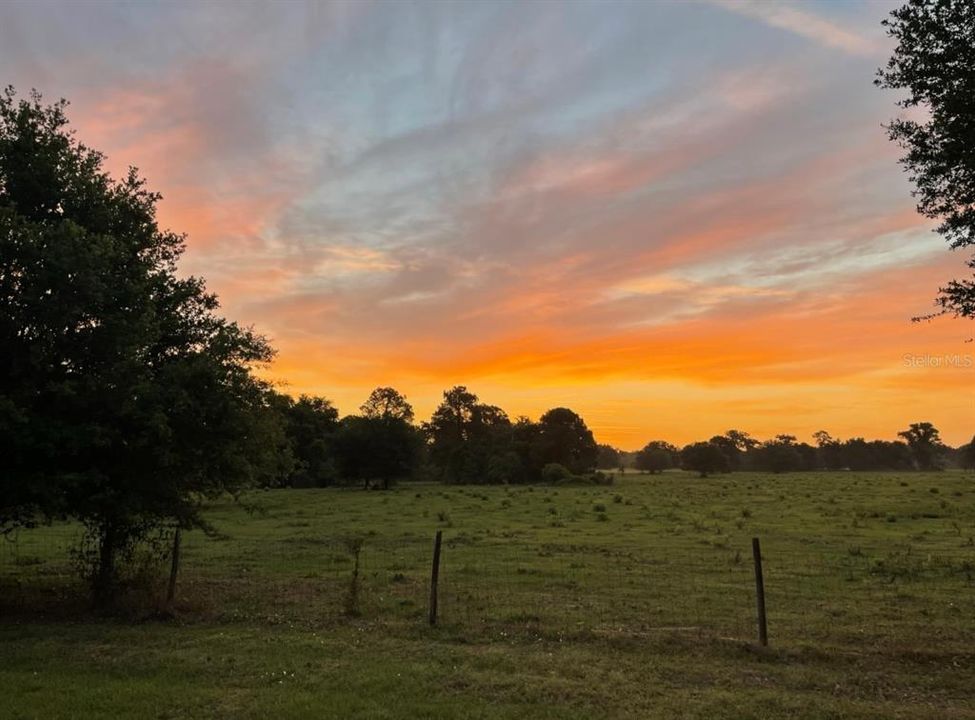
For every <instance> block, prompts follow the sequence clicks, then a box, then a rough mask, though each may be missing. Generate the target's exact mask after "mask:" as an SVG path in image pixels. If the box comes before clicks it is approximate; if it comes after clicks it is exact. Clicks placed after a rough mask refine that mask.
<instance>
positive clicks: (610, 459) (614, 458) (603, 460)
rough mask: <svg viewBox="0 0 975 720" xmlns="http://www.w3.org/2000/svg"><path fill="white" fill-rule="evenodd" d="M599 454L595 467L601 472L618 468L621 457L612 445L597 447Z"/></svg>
mask: <svg viewBox="0 0 975 720" xmlns="http://www.w3.org/2000/svg"><path fill="white" fill-rule="evenodd" d="M597 448H598V450H599V454H598V455H597V456H596V467H597V468H600V469H601V470H616V469H618V468H619V466H620V463H621V460H622V455H621V454H620V451H619V450H617V449H616V448H614V447H613V446H612V445H598V446H597Z"/></svg>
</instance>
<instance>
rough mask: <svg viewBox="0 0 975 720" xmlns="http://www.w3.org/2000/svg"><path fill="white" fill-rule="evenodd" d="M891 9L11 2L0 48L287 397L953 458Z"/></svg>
mask: <svg viewBox="0 0 975 720" xmlns="http://www.w3.org/2000/svg"><path fill="white" fill-rule="evenodd" d="M893 6H894V4H892V3H891V4H886V3H871V4H863V5H854V4H852V3H851V4H840V3H828V2H822V3H803V4H802V5H798V4H795V5H792V4H781V5H776V6H774V7H773V6H772V5H764V4H759V3H753V4H750V3H741V4H731V3H726V2H719V1H715V2H698V3H683V4H679V5H678V4H673V5H665V4H656V3H633V4H627V5H615V6H613V7H612V11H611V12H610V11H609V10H608V6H607V5H606V4H605V3H596V2H594V3H560V4H556V3H531V4H528V3H523V4H518V5H516V4H488V3H477V4H475V3H467V4H457V5H437V6H434V5H427V4H407V3H385V4H371V3H365V2H361V3H349V4H345V5H339V4H336V5H330V6H327V7H322V6H318V5H307V6H305V5H302V4H299V3H287V4H285V3H280V4H277V5H274V6H257V5H254V6H251V5H246V4H243V3H240V4H229V3H227V4H212V5H206V6H204V5H201V6H192V5H189V4H185V5H184V4H181V5H175V4H173V5H169V6H165V5H159V6H155V7H147V6H141V5H140V6H136V5H132V6H127V7H126V6H109V5H107V4H105V5H103V4H81V3H78V4H72V5H68V6H63V7H62V6H59V7H58V8H57V10H56V11H55V10H54V8H52V7H50V6H48V5H46V4H44V3H32V4H27V3H21V4H12V5H8V6H6V7H5V9H4V22H3V23H2V24H0V66H2V67H4V69H5V70H6V73H5V77H4V81H5V82H10V83H12V84H14V85H15V86H16V87H18V88H20V89H26V88H29V87H36V88H37V89H38V90H40V91H41V92H43V93H44V94H45V96H46V97H47V98H48V99H53V98H55V97H59V96H64V97H67V98H69V99H70V100H72V102H73V105H72V107H71V110H70V116H71V118H72V123H73V125H74V126H75V127H76V128H77V130H78V134H79V137H80V138H81V139H82V140H83V141H84V142H86V143H89V144H91V145H92V146H93V147H96V148H99V149H103V150H105V151H106V152H107V153H108V156H109V166H110V167H111V168H112V169H113V171H116V172H120V171H122V170H123V169H124V165H125V164H127V163H133V164H136V165H138V166H139V167H140V168H141V170H142V171H143V172H144V174H145V175H146V176H147V177H148V180H149V183H150V186H151V187H152V188H153V189H158V190H160V191H161V192H162V193H163V194H164V197H165V200H164V201H163V203H162V204H161V213H162V221H163V225H165V226H169V227H171V228H173V229H175V230H178V231H185V232H187V233H188V234H189V239H188V245H189V251H188V253H187V256H186V259H185V262H184V264H183V268H184V270H185V271H187V272H193V273H197V274H202V275H204V276H205V277H206V278H207V279H208V281H209V284H210V286H211V288H212V289H213V290H215V291H216V292H217V293H218V294H219V295H220V297H221V299H222V301H223V303H224V306H225V308H226V313H227V314H228V315H229V316H231V317H234V318H236V319H239V320H240V321H241V322H243V323H253V324H254V325H255V326H256V328H257V329H258V330H260V331H262V332H265V333H267V334H268V335H269V336H270V337H271V339H272V342H273V344H274V345H275V347H276V348H277V349H278V350H279V355H278V359H277V361H276V362H275V364H274V366H273V367H272V368H271V370H270V372H271V374H272V375H273V376H274V377H277V378H281V379H283V380H287V381H288V382H289V383H290V385H289V386H288V390H289V391H291V392H294V393H298V392H309V393H316V394H321V395H325V396H327V397H330V398H332V399H334V400H335V401H336V404H337V405H338V406H339V407H340V408H341V409H342V410H343V411H344V412H352V411H353V410H354V409H355V408H356V407H358V405H359V404H360V403H361V402H362V401H363V400H364V399H365V397H366V396H367V395H368V392H369V390H370V389H372V388H373V387H375V386H377V385H393V386H395V387H397V388H398V389H400V390H402V391H403V392H405V393H406V394H407V395H408V396H409V398H410V400H411V401H412V402H413V403H414V405H415V406H416V409H417V414H418V416H419V417H421V418H425V417H427V416H428V415H429V413H430V411H431V410H432V409H433V408H434V407H435V405H436V404H437V403H438V402H439V400H440V393H441V391H442V390H443V389H445V388H447V387H450V386H452V385H454V384H458V383H463V384H466V385H468V386H470V387H471V388H472V389H473V390H475V391H476V392H477V393H478V395H480V396H481V398H482V399H483V400H485V401H486V402H489V403H492V404H497V405H500V406H502V407H504V408H505V409H507V410H508V411H509V412H511V413H512V415H515V414H519V413H524V414H528V415H532V416H537V415H538V414H540V412H541V411H543V410H545V409H547V408H549V407H553V406H557V405H571V407H572V408H573V409H575V410H577V411H578V412H579V413H580V414H582V415H583V416H584V417H585V418H586V420H587V422H588V423H589V425H590V426H591V427H592V428H593V429H594V431H595V432H596V435H597V437H598V438H599V439H600V440H601V441H603V442H610V443H614V444H617V445H621V446H623V447H628V448H629V447H638V446H640V445H642V443H643V442H644V441H645V440H647V439H649V438H652V437H667V438H668V439H670V440H672V441H675V442H678V443H683V442H685V441H689V440H692V439H699V438H701V437H708V436H710V435H712V434H715V433H718V432H723V431H724V430H727V429H728V428H729V427H741V428H742V429H745V430H748V431H750V432H752V433H753V434H754V435H757V436H760V437H765V436H769V435H772V434H775V433H779V432H790V433H793V434H796V435H800V436H802V438H803V439H806V440H808V439H809V435H810V434H811V433H812V432H813V431H815V430H819V429H821V428H826V429H828V430H829V431H830V432H832V433H833V434H834V435H838V436H842V437H846V436H849V435H865V436H867V437H884V438H893V437H894V435H895V433H896V432H897V431H898V430H900V429H902V428H903V427H905V426H907V424H909V423H910V422H914V421H918V420H931V421H933V422H934V423H935V424H937V425H938V427H939V428H940V429H941V431H942V436H943V437H944V439H945V441H946V442H948V443H951V444H955V445H957V444H960V443H962V442H967V441H968V440H969V439H970V437H971V433H972V420H973V417H975V396H973V387H975V385H973V379H975V364H973V363H972V360H971V359H972V357H973V356H975V347H973V346H972V345H966V344H964V343H963V340H964V339H965V338H966V337H969V336H970V335H971V334H972V331H971V324H970V323H966V322H962V321H959V322H951V321H948V320H944V321H939V322H935V323H931V324H921V325H915V324H911V323H910V322H909V318H910V317H911V316H912V315H917V314H923V313H925V312H927V311H928V310H929V309H930V308H931V298H932V297H933V295H934V292H935V289H936V287H937V286H938V285H939V284H940V283H943V282H944V281H945V280H947V279H948V278H950V277H953V276H954V275H955V274H956V273H957V271H958V268H959V267H960V265H961V261H962V259H963V258H962V257H961V256H959V255H957V254H954V255H953V254H949V253H947V252H945V246H944V242H943V240H942V239H941V238H939V237H938V236H937V235H935V234H933V233H931V232H930V229H931V226H932V223H930V222H929V221H926V220H925V219H924V218H922V217H920V216H919V215H918V214H917V213H916V212H915V210H914V202H913V200H912V198H911V196H910V190H911V188H910V185H909V183H908V182H907V178H906V177H905V176H904V175H903V173H902V172H901V170H900V168H899V167H898V165H897V158H898V156H899V154H900V151H899V150H898V149H897V147H896V146H894V145H893V144H892V143H890V142H889V141H888V139H887V137H886V134H885V133H884V130H883V128H882V127H881V123H883V122H885V121H887V120H888V119H889V118H890V117H892V116H893V114H894V107H893V103H894V100H895V99H896V95H895V94H893V93H890V92H884V91H880V90H878V89H876V88H874V87H873V86H872V85H871V80H872V78H873V75H874V71H875V69H876V68H877V67H879V66H880V65H882V64H883V63H884V62H885V60H886V58H887V57H889V55H890V51H891V47H892V43H891V42H890V41H888V40H887V39H886V38H885V37H884V36H883V29H882V28H881V27H880V21H881V20H882V19H883V17H885V16H886V15H887V12H888V11H889V9H890V8H891V7H893ZM41 49H43V51H41ZM715 68H720V70H718V71H715Z"/></svg>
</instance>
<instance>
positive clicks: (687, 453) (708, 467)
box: [680, 442, 729, 477]
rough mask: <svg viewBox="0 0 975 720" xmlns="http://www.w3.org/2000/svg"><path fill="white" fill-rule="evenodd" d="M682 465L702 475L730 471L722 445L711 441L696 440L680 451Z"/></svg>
mask: <svg viewBox="0 0 975 720" xmlns="http://www.w3.org/2000/svg"><path fill="white" fill-rule="evenodd" d="M680 461H681V466H682V467H683V468H684V469H685V470H693V471H694V472H696V473H697V474H698V475H700V476H701V477H707V476H708V475H711V474H712V473H716V472H727V471H728V469H729V468H728V457H727V455H725V454H724V452H723V451H722V449H721V447H719V446H718V445H715V444H713V443H710V442H696V443H692V444H690V445H688V446H686V447H685V448H684V449H683V450H681V451H680Z"/></svg>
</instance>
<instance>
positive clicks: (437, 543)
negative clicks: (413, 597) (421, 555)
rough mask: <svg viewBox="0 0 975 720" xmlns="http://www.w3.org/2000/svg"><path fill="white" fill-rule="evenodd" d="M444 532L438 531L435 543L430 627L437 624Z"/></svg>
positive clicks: (431, 580)
mask: <svg viewBox="0 0 975 720" xmlns="http://www.w3.org/2000/svg"><path fill="white" fill-rule="evenodd" d="M442 539H443V530H437V537H436V539H435V540H434V541H433V569H432V570H431V572H430V625H436V624H437V583H438V582H439V581H440V541H441V540H442Z"/></svg>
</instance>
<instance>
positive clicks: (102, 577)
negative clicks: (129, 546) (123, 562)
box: [92, 524, 118, 608]
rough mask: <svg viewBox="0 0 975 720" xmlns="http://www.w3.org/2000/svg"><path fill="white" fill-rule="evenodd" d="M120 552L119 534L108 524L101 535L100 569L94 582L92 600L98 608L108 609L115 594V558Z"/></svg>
mask: <svg viewBox="0 0 975 720" xmlns="http://www.w3.org/2000/svg"><path fill="white" fill-rule="evenodd" d="M117 550H118V538H117V533H116V530H115V528H114V526H112V525H111V524H106V525H105V527H103V528H102V531H101V533H100V534H99V547H98V569H97V570H96V572H95V577H94V580H93V582H92V598H93V600H94V603H95V606H96V607H101V608H104V607H107V606H108V605H110V604H111V602H112V600H113V597H114V594H115V556H116V551H117Z"/></svg>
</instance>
